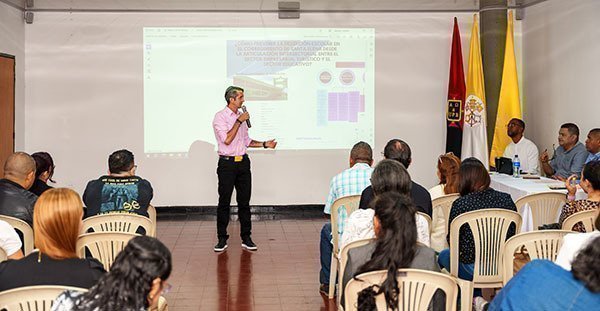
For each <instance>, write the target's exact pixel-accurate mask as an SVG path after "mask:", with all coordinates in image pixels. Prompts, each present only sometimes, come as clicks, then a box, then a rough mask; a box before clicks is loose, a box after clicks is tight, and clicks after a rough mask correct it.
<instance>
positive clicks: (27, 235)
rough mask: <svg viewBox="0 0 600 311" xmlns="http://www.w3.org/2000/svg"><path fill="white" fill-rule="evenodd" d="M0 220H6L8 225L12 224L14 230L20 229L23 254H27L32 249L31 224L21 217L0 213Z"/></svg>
mask: <svg viewBox="0 0 600 311" xmlns="http://www.w3.org/2000/svg"><path fill="white" fill-rule="evenodd" d="M0 220H4V221H6V222H7V223H8V224H9V225H11V226H13V228H15V230H17V231H20V232H21V234H23V249H24V252H23V255H25V256H27V255H29V254H30V253H31V252H32V251H33V229H32V228H31V226H30V225H29V224H28V223H26V222H24V221H22V220H21V219H18V218H15V217H10V216H4V215H0Z"/></svg>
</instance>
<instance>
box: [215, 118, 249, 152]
mask: <svg viewBox="0 0 600 311" xmlns="http://www.w3.org/2000/svg"><path fill="white" fill-rule="evenodd" d="M241 114H242V113H241V112H239V111H238V112H233V111H231V109H229V108H228V107H225V109H223V110H221V111H219V112H217V113H216V114H215V119H214V120H213V130H214V131H215V137H216V138H217V145H218V149H219V150H218V153H219V155H222V156H229V157H233V156H241V155H244V154H246V149H248V146H249V145H250V142H251V141H252V139H250V136H248V125H246V122H243V123H242V124H240V127H239V129H238V131H237V134H236V135H235V137H234V138H233V140H232V141H231V144H229V146H228V145H225V139H226V138H227V132H229V130H231V128H232V127H233V125H234V124H235V122H236V120H237V118H238V117H239V116H240V115H241Z"/></svg>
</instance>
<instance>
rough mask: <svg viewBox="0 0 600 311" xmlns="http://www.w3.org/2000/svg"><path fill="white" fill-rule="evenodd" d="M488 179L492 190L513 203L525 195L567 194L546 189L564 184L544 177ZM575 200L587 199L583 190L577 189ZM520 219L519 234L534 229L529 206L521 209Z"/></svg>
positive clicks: (497, 177)
mask: <svg viewBox="0 0 600 311" xmlns="http://www.w3.org/2000/svg"><path fill="white" fill-rule="evenodd" d="M490 178H491V180H492V182H491V184H490V186H491V187H492V188H494V189H495V190H498V191H502V192H506V193H508V194H510V196H511V197H512V199H513V201H516V200H517V199H519V198H521V197H523V196H525V195H528V194H534V193H539V192H546V191H555V192H559V193H564V194H565V195H566V194H567V190H552V189H550V188H549V187H548V186H551V185H552V186H554V185H556V186H564V184H565V183H564V182H562V181H558V180H554V179H550V178H546V177H542V178H541V179H523V178H514V177H512V176H509V175H505V174H497V173H491V175H490ZM576 198H577V200H581V199H585V198H587V194H586V193H585V192H584V191H583V190H581V189H578V190H577V194H576ZM521 217H523V224H522V225H521V232H528V231H532V230H533V229H534V228H533V221H532V219H531V211H530V210H529V206H527V205H526V206H525V207H524V208H523V211H522V213H521ZM556 217H557V219H556V222H558V215H556Z"/></svg>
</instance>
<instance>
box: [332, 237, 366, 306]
mask: <svg viewBox="0 0 600 311" xmlns="http://www.w3.org/2000/svg"><path fill="white" fill-rule="evenodd" d="M373 241H375V239H362V240H356V241H352V242H350V243H348V244H346V245H344V247H342V249H341V250H340V267H339V270H340V271H339V273H338V284H340V286H341V284H342V281H343V279H344V269H345V268H346V263H347V262H348V251H350V250H351V249H353V248H356V247H360V246H363V245H367V244H369V243H371V242H373ZM341 299H342V295H337V300H338V309H339V306H340V302H341Z"/></svg>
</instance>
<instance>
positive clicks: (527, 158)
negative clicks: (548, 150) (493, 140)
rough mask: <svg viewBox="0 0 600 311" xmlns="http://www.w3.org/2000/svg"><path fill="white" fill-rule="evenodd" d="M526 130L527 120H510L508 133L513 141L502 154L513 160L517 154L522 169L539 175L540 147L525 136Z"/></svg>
mask: <svg viewBox="0 0 600 311" xmlns="http://www.w3.org/2000/svg"><path fill="white" fill-rule="evenodd" d="M524 131H525V122H523V120H521V119H517V118H513V119H512V120H510V122H508V125H507V128H506V134H507V135H508V137H510V139H511V142H510V143H509V144H508V146H506V149H504V154H503V155H502V156H503V157H505V158H509V159H511V160H512V159H514V158H515V155H518V156H519V162H520V163H521V171H523V172H526V173H529V174H536V175H537V174H539V172H540V165H539V163H538V161H539V152H538V148H537V147H536V146H535V144H534V143H533V142H532V141H531V140H529V139H527V138H525V136H523V132H524Z"/></svg>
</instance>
